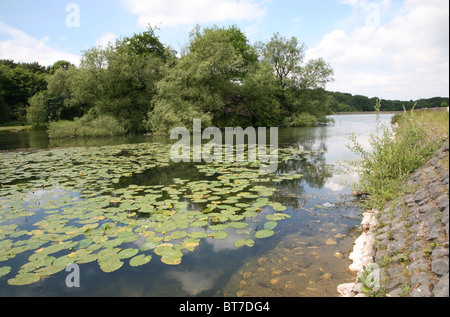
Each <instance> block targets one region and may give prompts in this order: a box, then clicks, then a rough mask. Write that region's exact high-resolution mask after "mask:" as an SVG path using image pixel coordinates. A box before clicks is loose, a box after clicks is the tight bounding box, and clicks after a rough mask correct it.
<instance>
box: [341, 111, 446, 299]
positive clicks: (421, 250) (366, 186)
mask: <svg viewBox="0 0 450 317" xmlns="http://www.w3.org/2000/svg"><path fill="white" fill-rule="evenodd" d="M448 120H449V116H448V112H417V111H416V112H405V113H404V114H403V115H402V116H401V117H400V118H399V119H398V124H399V125H398V127H397V128H395V129H394V131H393V132H391V131H390V130H389V129H388V128H387V127H380V129H379V131H378V135H376V136H372V138H371V143H372V146H373V148H374V151H373V152H371V153H368V152H365V151H364V150H363V149H362V147H361V146H360V145H359V144H358V143H357V142H356V140H354V141H355V143H354V145H353V147H352V149H353V150H354V151H356V152H358V153H359V154H360V155H361V157H362V160H361V161H358V162H354V165H353V166H354V167H356V168H358V171H359V175H360V177H361V180H360V182H359V183H358V184H356V185H355V191H356V192H358V193H364V195H366V196H367V199H366V200H365V201H364V204H365V207H366V208H367V209H368V210H367V211H366V212H364V213H363V220H362V222H361V230H362V234H361V235H360V237H359V238H358V239H356V241H355V244H354V248H353V252H352V253H351V254H350V259H351V260H352V262H353V263H352V264H351V265H350V270H353V271H355V272H356V273H357V276H356V280H355V282H354V283H345V284H341V285H339V286H338V292H339V293H340V294H341V296H359V297H361V296H411V297H431V296H435V297H448V296H449V259H448V255H449V251H448V248H449V243H448V234H449V223H448V219H449V183H448V180H449V139H448Z"/></svg>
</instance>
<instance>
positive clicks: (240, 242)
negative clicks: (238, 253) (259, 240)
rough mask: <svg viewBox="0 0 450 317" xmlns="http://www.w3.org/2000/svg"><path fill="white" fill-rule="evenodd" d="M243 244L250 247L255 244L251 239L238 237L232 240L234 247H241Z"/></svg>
mask: <svg viewBox="0 0 450 317" xmlns="http://www.w3.org/2000/svg"><path fill="white" fill-rule="evenodd" d="M244 245H246V246H248V247H250V248H251V247H253V246H254V245H255V241H253V240H252V239H239V240H236V241H235V242H234V246H235V247H236V248H239V247H242V246H244Z"/></svg>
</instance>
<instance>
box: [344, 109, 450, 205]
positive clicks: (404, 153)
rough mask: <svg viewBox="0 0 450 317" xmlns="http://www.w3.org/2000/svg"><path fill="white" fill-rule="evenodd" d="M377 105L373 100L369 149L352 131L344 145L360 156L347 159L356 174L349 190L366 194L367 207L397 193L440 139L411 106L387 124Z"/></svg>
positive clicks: (390, 198)
mask: <svg viewBox="0 0 450 317" xmlns="http://www.w3.org/2000/svg"><path fill="white" fill-rule="evenodd" d="M380 106H381V102H380V101H377V103H376V106H375V110H376V111H377V131H376V134H372V135H371V136H370V145H371V147H372V150H371V151H366V150H365V149H364V148H363V147H362V145H361V144H360V143H358V141H357V138H356V135H352V136H351V138H350V140H351V142H352V144H350V145H347V147H348V148H349V149H350V150H351V151H352V152H354V153H355V154H357V155H359V156H360V158H361V159H360V160H357V161H353V162H350V166H351V167H353V169H354V170H356V171H357V173H358V174H359V177H360V180H359V182H358V183H357V184H353V185H352V187H353V190H355V191H358V192H361V193H367V194H368V196H369V199H368V200H367V201H366V207H369V208H381V207H382V206H383V205H384V204H385V203H386V202H388V201H390V200H392V199H395V198H396V197H398V196H400V195H401V194H402V193H403V192H404V186H403V183H404V181H405V180H406V178H407V177H408V175H410V173H411V172H413V171H414V170H415V169H417V168H419V167H420V166H422V165H423V164H424V163H425V162H426V161H427V160H428V158H429V157H430V156H431V155H432V154H433V153H434V152H435V151H436V150H437V148H438V147H439V145H440V139H439V138H436V137H434V136H433V135H432V134H431V131H430V129H427V127H426V125H425V124H424V122H423V121H422V120H421V117H420V115H417V114H416V112H414V110H411V111H405V112H404V113H403V115H402V117H401V118H400V119H399V120H398V126H393V127H392V128H389V127H388V126H386V125H382V124H380V120H379V110H380ZM447 124H448V121H447Z"/></svg>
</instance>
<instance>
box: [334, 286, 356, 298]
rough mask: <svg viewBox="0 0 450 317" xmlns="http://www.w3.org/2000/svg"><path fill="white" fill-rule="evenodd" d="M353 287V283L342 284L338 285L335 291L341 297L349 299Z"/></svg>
mask: <svg viewBox="0 0 450 317" xmlns="http://www.w3.org/2000/svg"><path fill="white" fill-rule="evenodd" d="M353 287H355V283H344V284H340V285H338V287H337V291H338V293H339V294H340V295H341V296H342V297H350V296H353V292H352V290H353Z"/></svg>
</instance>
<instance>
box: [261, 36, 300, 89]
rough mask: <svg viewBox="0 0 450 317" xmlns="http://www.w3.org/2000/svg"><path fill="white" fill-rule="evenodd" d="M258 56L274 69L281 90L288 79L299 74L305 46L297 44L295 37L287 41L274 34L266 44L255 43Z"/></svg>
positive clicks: (286, 84)
mask: <svg viewBox="0 0 450 317" xmlns="http://www.w3.org/2000/svg"><path fill="white" fill-rule="evenodd" d="M257 47H258V50H259V52H260V55H261V56H262V58H263V59H264V60H267V61H268V62H269V63H270V64H271V65H272V66H273V68H274V71H275V74H276V76H277V78H278V80H279V85H280V87H281V89H282V90H285V89H286V88H287V87H288V86H289V82H290V78H291V77H292V76H295V74H296V73H299V72H300V65H301V63H302V62H303V59H304V57H305V48H306V46H305V44H304V43H301V44H299V43H298V40H297V38H296V37H294V36H293V37H291V38H290V39H287V38H285V37H282V36H281V35H280V33H275V34H274V35H273V36H272V38H271V39H270V41H269V42H268V43H265V44H264V43H261V42H260V43H257Z"/></svg>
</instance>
